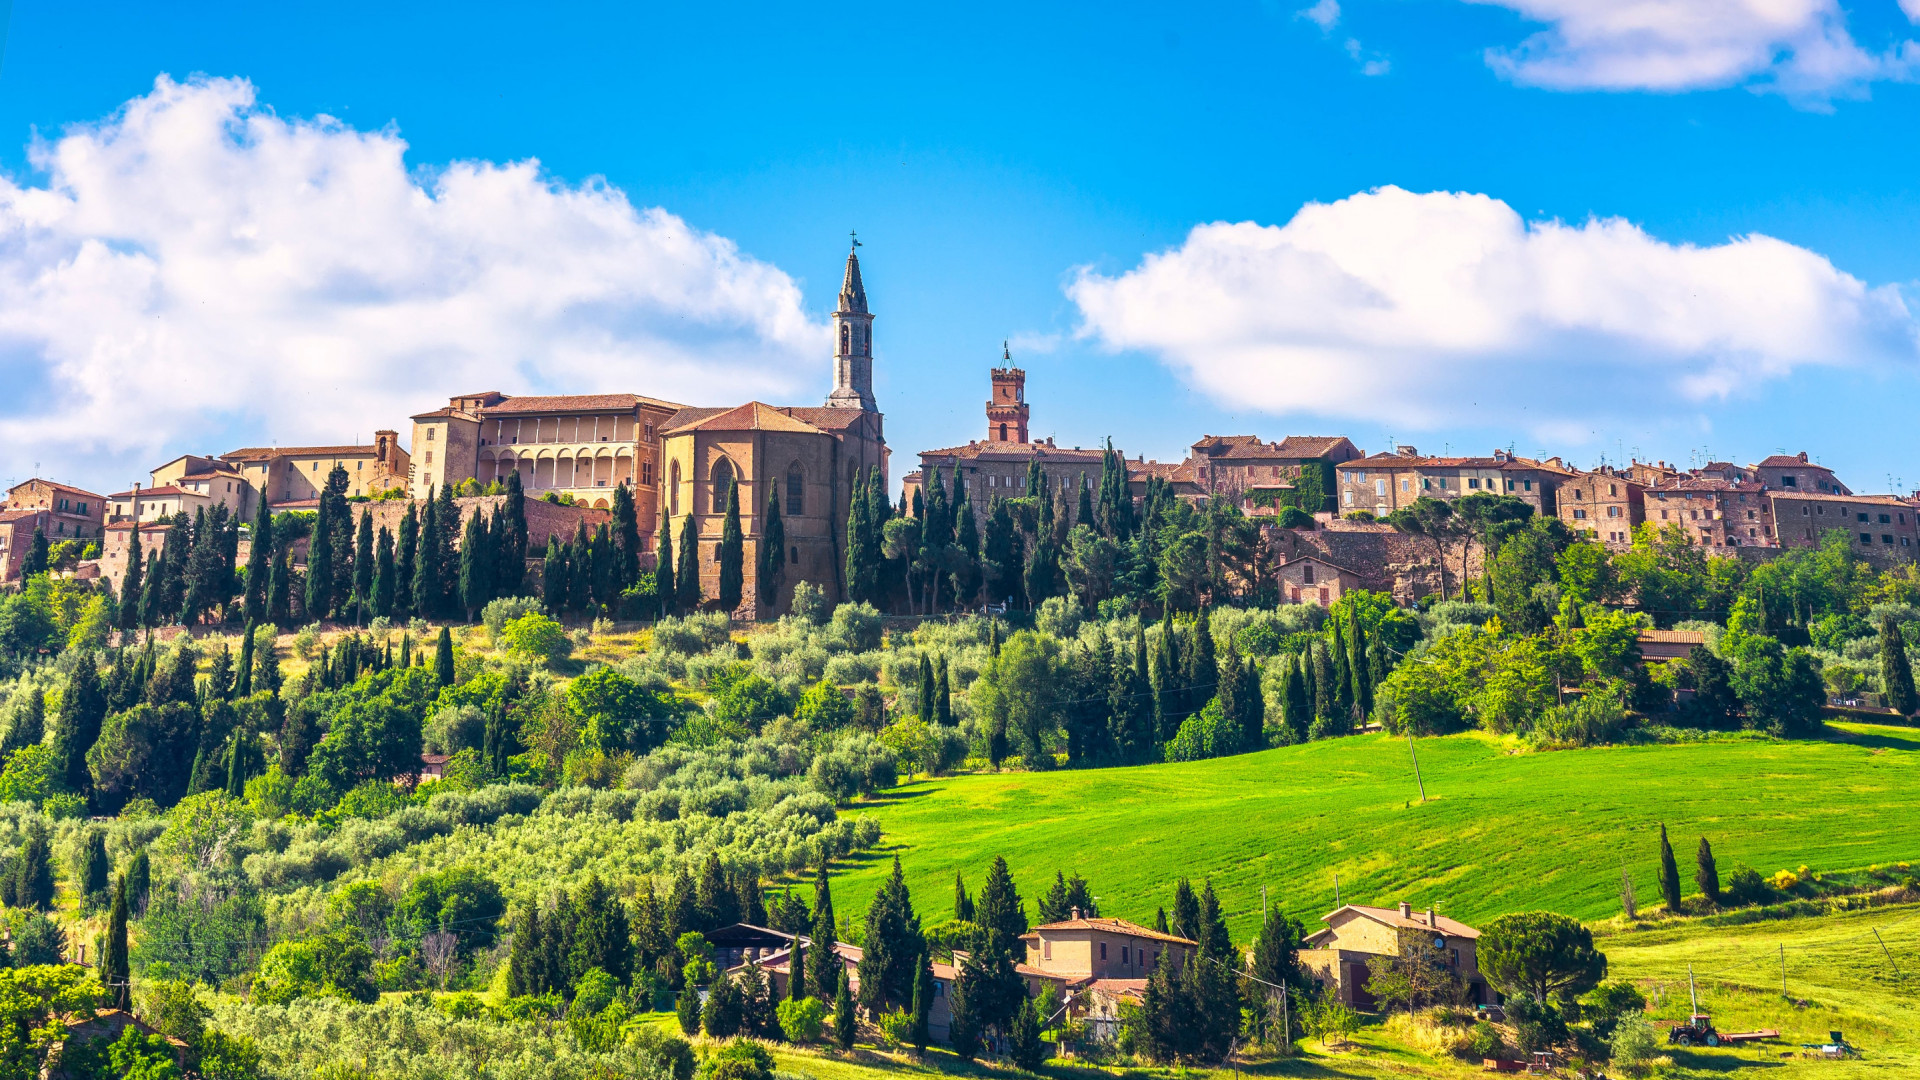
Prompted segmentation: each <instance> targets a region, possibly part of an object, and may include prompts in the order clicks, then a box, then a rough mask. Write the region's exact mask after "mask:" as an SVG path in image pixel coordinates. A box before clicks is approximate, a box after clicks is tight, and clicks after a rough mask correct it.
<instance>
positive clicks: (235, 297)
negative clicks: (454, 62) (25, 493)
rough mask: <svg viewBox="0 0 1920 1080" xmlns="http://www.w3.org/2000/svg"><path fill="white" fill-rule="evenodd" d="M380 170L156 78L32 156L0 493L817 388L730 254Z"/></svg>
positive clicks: (562, 198)
mask: <svg viewBox="0 0 1920 1080" xmlns="http://www.w3.org/2000/svg"><path fill="white" fill-rule="evenodd" d="M406 150H407V146H406V143H405V142H404V141H402V140H401V138H400V137H399V135H398V134H397V133H396V132H395V131H393V130H391V129H387V130H382V131H360V130H356V129H354V128H351V127H348V126H346V125H344V124H342V123H340V122H338V121H336V120H333V119H330V118H327V117H318V118H315V119H312V120H290V119H285V118H282V117H279V116H277V115H275V114H274V113H273V112H272V111H270V110H268V109H266V108H263V107H261V106H259V105H258V104H256V102H255V96H254V89H253V87H252V86H251V85H250V84H249V83H247V82H245V81H242V80H233V79H205V78H196V79H192V80H189V81H186V82H176V81H174V80H172V79H169V78H166V77H164V76H163V77H161V78H160V79H159V80H157V81H156V83H155V85H154V89H153V91H152V93H150V94H148V95H146V96H144V97H141V98H137V99H135V100H133V101H131V102H129V103H128V104H127V105H126V106H125V107H124V108H123V109H121V110H120V111H119V112H118V113H117V114H116V115H114V116H112V117H110V118H108V119H106V120H104V121H102V122H100V123H97V124H91V125H87V126H82V127H77V128H74V129H72V130H70V131H68V132H66V133H64V134H63V135H61V136H60V137H58V138H57V139H54V140H51V141H42V142H37V143H36V144H35V145H34V146H32V148H31V161H32V163H33V166H34V168H35V169H36V170H37V173H38V174H39V175H40V176H41V177H42V178H43V179H44V182H43V183H40V184H35V183H32V182H28V181H20V182H16V181H15V180H12V179H7V178H0V385H10V386H12V387H14V388H16V390H17V391H18V392H16V393H8V394H4V395H0V440H3V441H4V443H5V445H7V447H8V451H7V453H8V455H9V457H10V458H11V459H12V460H10V461H8V462H7V464H8V466H9V468H8V471H10V472H13V473H16V474H18V473H21V472H24V471H25V469H26V468H28V464H27V462H28V461H29V460H30V459H38V460H41V461H42V462H43V463H44V464H43V471H45V472H48V473H50V474H62V475H69V476H72V477H73V479H75V480H79V481H82V482H89V481H91V482H98V483H119V482H122V481H123V480H124V479H125V478H126V477H127V476H130V475H135V474H137V471H138V470H140V469H143V468H144V467H148V466H150V465H152V464H154V463H157V461H158V460H159V459H160V456H161V455H166V456H171V455H172V454H174V453H179V452H185V451H191V452H196V453H201V452H208V451H213V452H219V451H224V450H228V449H232V448H233V447H231V446H226V445H207V442H208V440H209V439H210V438H212V437H214V436H212V435H210V434H209V433H213V432H218V433H221V434H224V435H226V436H227V437H228V438H229V441H235V442H237V443H238V444H259V443H265V442H267V441H269V440H277V441H278V442H279V443H280V444H282V445H291V444H297V443H305V442H320V443H327V444H331V443H337V442H344V441H346V440H347V439H348V438H350V437H352V436H353V435H354V434H355V433H358V434H359V436H360V437H361V438H362V439H363V440H365V439H367V438H368V436H369V433H370V432H371V431H372V430H373V429H375V428H381V427H392V428H396V429H398V430H400V431H402V432H403V433H405V432H407V430H408V425H407V421H406V417H407V416H408V415H410V414H412V413H415V412H421V411H424V410H426V409H429V408H433V407H435V406H436V405H444V404H445V403H446V398H447V397H448V396H450V395H452V394H457V393H463V392H471V391H474V390H482V389H498V390H504V391H507V392H510V393H513V392H517V393H525V392H542V391H545V392H594V391H628V392H634V393H641V394H648V395H652V396H655V397H663V398H668V399H671V400H681V401H694V402H706V401H717V400H739V399H741V398H743V397H745V396H748V395H773V394H786V393H791V392H795V391H797V390H800V389H801V388H802V387H803V386H805V385H807V384H808V383H809V382H810V381H811V380H808V379H806V378H805V377H804V373H805V372H807V371H809V370H811V369H812V368H814V367H817V368H819V370H820V371H821V372H824V371H825V370H826V368H825V362H824V360H822V359H821V358H822V357H823V356H825V355H826V352H827V350H828V341H827V335H826V330H825V328H824V326H822V325H820V324H818V323H816V322H814V321H811V320H809V318H808V317H807V315H806V313H805V311H804V309H803V307H802V302H801V295H800V290H799V288H798V286H797V285H796V284H795V283H794V281H793V280H792V279H791V278H789V277H788V276H787V275H786V274H785V273H783V272H781V271H780V270H779V269H777V268H776V267H773V266H770V265H768V264H766V263H763V262H760V261H757V260H755V259H753V258H751V257H749V256H746V255H743V254H741V252H740V251H739V250H738V249H737V248H736V247H735V245H734V244H733V242H732V241H730V240H728V239H726V238H724V237H720V236H715V235H713V234H711V233H705V232H702V231H700V230H699V229H696V228H693V227H691V226H689V225H688V224H687V223H686V222H685V221H683V220H681V219H680V218H678V217H675V216H674V215H673V214H670V213H668V212H666V211H665V210H661V209H657V208H642V207H635V206H634V205H633V204H632V203H630V202H629V201H628V199H627V197H626V196H625V195H624V194H623V193H622V192H620V191H619V190H617V189H614V188H611V187H609V186H607V185H606V184H604V183H601V182H598V181H589V182H587V183H584V184H580V185H577V186H576V185H568V184H564V183H559V182H556V181H554V180H553V179H551V178H550V177H547V176H545V175H543V174H542V172H541V170H540V167H539V164H538V162H534V161H524V162H515V163H511V164H504V165H502V164H493V163H488V162H458V163H455V164H452V165H448V166H446V167H444V168H439V169H436V170H432V171H431V172H424V171H418V170H415V171H410V170H409V168H408V165H407V162H406V160H405V155H406ZM816 361H817V363H816ZM29 454H30V457H29ZM16 455H17V456H16ZM110 466H111V471H107V470H108V469H109V467H110ZM103 472H105V473H106V475H104V476H103V475H102V473H103Z"/></svg>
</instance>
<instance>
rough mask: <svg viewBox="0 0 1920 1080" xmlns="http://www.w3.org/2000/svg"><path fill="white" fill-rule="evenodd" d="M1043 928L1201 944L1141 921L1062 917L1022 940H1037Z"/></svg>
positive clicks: (1038, 927) (1179, 943)
mask: <svg viewBox="0 0 1920 1080" xmlns="http://www.w3.org/2000/svg"><path fill="white" fill-rule="evenodd" d="M1042 930H1099V931H1102V932H1104V933H1108V934H1124V935H1126V936H1127V937H1137V938H1146V939H1148V940H1149V941H1170V942H1173V943H1174V944H1176V945H1192V946H1194V947H1196V948H1198V947H1199V945H1200V943H1199V942H1197V941H1194V940H1191V939H1189V938H1183V937H1175V936H1174V935H1172V934H1163V933H1161V932H1160V931H1158V930H1154V929H1151V928H1149V927H1145V926H1141V925H1140V924H1139V923H1131V922H1128V921H1127V920H1125V919H1103V918H1079V919H1062V920H1061V921H1059V922H1050V923H1043V924H1041V925H1039V926H1036V927H1034V928H1033V929H1032V930H1029V931H1027V932H1026V933H1024V934H1022V935H1020V940H1022V941H1025V940H1027V939H1028V938H1032V939H1034V940H1036V941H1037V940H1039V937H1040V932H1041V931H1042Z"/></svg>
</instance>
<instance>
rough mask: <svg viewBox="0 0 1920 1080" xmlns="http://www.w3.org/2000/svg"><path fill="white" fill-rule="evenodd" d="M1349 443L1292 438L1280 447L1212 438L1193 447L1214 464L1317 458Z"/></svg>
mask: <svg viewBox="0 0 1920 1080" xmlns="http://www.w3.org/2000/svg"><path fill="white" fill-rule="evenodd" d="M1346 441H1347V438H1346V436H1344V435H1331V436H1328V435H1289V436H1287V437H1286V438H1284V439H1281V440H1280V441H1279V442H1277V443H1273V442H1261V441H1260V437H1259V436H1258V435H1209V436H1207V437H1206V438H1204V439H1201V440H1200V441H1199V442H1197V443H1194V444H1193V452H1194V453H1195V454H1202V455H1205V456H1206V457H1208V458H1211V459H1214V460H1239V459H1249V460H1267V459H1271V458H1317V457H1325V456H1326V455H1327V454H1330V453H1332V452H1333V451H1334V450H1335V449H1336V448H1337V447H1339V445H1340V444H1341V443H1343V442H1346Z"/></svg>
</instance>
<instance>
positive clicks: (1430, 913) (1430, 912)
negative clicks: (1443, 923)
mask: <svg viewBox="0 0 1920 1080" xmlns="http://www.w3.org/2000/svg"><path fill="white" fill-rule="evenodd" d="M1427 925H1428V926H1439V925H1440V924H1439V923H1437V922H1434V921H1433V909H1432V908H1428V909H1427Z"/></svg>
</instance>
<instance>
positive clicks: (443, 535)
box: [422, 487, 478, 618]
mask: <svg viewBox="0 0 1920 1080" xmlns="http://www.w3.org/2000/svg"><path fill="white" fill-rule="evenodd" d="M477 512H478V511H476V513H477ZM433 516H434V517H436V518H438V519H439V521H440V528H439V529H438V530H437V531H436V532H435V533H434V541H435V542H434V548H433V551H432V556H433V558H432V564H433V567H432V568H433V572H434V593H433V595H434V601H435V604H436V605H437V606H436V607H435V608H434V610H433V614H434V615H437V616H439V617H441V618H447V617H449V616H450V615H452V614H453V613H454V612H453V609H455V608H457V607H458V606H459V604H460V556H459V553H458V552H456V551H455V550H454V541H455V540H457V539H458V538H459V536H460V507H459V506H458V505H457V504H455V503H454V501H453V488H451V487H442V488H441V489H440V496H439V501H438V502H437V503H436V504H435V505H434V508H433ZM422 554H425V552H423V553H422Z"/></svg>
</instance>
